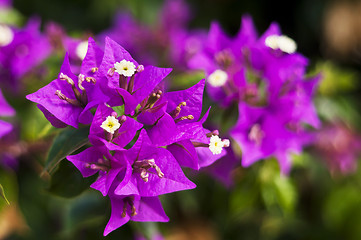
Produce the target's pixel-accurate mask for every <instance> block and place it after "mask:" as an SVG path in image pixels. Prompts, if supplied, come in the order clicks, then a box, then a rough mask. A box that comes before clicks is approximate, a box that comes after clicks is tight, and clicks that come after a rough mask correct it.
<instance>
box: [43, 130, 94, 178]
mask: <svg viewBox="0 0 361 240" xmlns="http://www.w3.org/2000/svg"><path fill="white" fill-rule="evenodd" d="M88 135H89V127H81V128H79V129H75V128H67V129H64V131H62V132H60V133H59V135H58V136H57V137H56V138H55V139H54V142H53V145H52V146H51V148H50V151H49V153H48V157H47V159H46V163H45V168H44V171H49V173H52V172H53V171H54V169H55V168H56V166H57V165H58V164H59V162H60V161H61V160H63V159H64V158H65V157H66V156H68V155H70V154H71V153H73V152H74V151H76V150H78V149H79V148H81V147H82V146H84V145H85V144H87V143H88Z"/></svg>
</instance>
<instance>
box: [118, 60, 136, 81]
mask: <svg viewBox="0 0 361 240" xmlns="http://www.w3.org/2000/svg"><path fill="white" fill-rule="evenodd" d="M114 68H115V72H117V73H119V75H123V76H125V77H131V76H133V74H134V73H135V71H136V69H135V65H134V63H132V62H130V61H127V60H125V59H123V60H122V61H120V62H116V63H115V64H114Z"/></svg>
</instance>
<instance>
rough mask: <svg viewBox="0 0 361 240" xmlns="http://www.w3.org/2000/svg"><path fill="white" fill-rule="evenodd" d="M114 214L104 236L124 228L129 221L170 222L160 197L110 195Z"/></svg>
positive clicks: (112, 213)
mask: <svg viewBox="0 0 361 240" xmlns="http://www.w3.org/2000/svg"><path fill="white" fill-rule="evenodd" d="M109 198H110V202H111V206H112V212H111V216H110V219H109V222H108V224H107V226H106V227H105V230H104V236H106V235H108V234H109V233H110V232H112V231H114V230H115V229H117V228H119V227H121V226H123V225H124V224H125V223H127V222H128V221H135V222H168V221H169V218H168V217H167V215H166V214H165V212H164V210H163V207H162V204H161V202H160V201H159V198H158V197H140V196H139V195H116V194H114V193H112V194H109Z"/></svg>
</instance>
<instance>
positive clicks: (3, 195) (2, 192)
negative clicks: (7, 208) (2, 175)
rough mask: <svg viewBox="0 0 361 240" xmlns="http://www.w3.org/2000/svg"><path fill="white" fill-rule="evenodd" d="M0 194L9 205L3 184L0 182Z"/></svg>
mask: <svg viewBox="0 0 361 240" xmlns="http://www.w3.org/2000/svg"><path fill="white" fill-rule="evenodd" d="M0 195H1V197H2V198H3V199H4V200H5V202H6V203H7V204H8V205H10V202H9V200H8V199H7V198H6V196H5V191H4V188H3V186H2V185H1V184H0Z"/></svg>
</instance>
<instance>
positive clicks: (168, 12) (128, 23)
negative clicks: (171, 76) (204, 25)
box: [99, 0, 206, 71]
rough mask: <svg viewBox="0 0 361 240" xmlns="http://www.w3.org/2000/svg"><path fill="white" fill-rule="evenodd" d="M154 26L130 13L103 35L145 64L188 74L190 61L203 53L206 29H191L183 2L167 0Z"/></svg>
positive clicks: (187, 10)
mask: <svg viewBox="0 0 361 240" xmlns="http://www.w3.org/2000/svg"><path fill="white" fill-rule="evenodd" d="M158 16H159V17H158V19H156V23H155V24H154V26H149V24H142V23H140V22H139V21H137V20H136V19H135V18H134V17H133V16H132V15H131V14H130V13H127V12H121V13H118V14H117V16H116V18H115V19H114V23H113V25H112V27H111V28H110V29H108V30H106V31H104V32H103V33H101V34H100V39H99V40H100V41H101V40H102V39H104V36H109V37H111V38H112V39H114V40H115V41H116V42H118V43H120V44H121V45H122V46H124V47H125V48H126V49H128V50H129V51H131V52H132V53H134V55H135V56H136V57H137V58H140V59H141V60H142V61H143V62H146V63H151V64H154V63H157V64H160V63H163V64H170V65H171V66H172V67H176V68H180V69H182V70H183V71H184V70H187V69H188V68H187V64H186V62H187V60H188V59H189V58H190V57H191V56H193V54H195V53H196V52H197V51H200V50H201V47H202V41H203V40H205V39H206V31H205V30H203V29H192V30H190V29H189V28H188V23H189V21H190V20H191V17H192V14H191V9H190V7H189V5H188V4H187V3H186V2H185V1H184V0H166V1H165V2H164V5H163V7H162V9H161V10H160V11H159V13H158Z"/></svg>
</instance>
